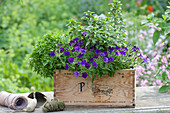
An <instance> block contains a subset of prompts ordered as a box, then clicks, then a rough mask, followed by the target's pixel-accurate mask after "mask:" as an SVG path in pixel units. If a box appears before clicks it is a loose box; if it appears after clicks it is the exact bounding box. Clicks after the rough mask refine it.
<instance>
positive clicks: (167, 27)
mask: <svg viewBox="0 0 170 113" xmlns="http://www.w3.org/2000/svg"><path fill="white" fill-rule="evenodd" d="M167 8H168V9H167V10H166V11H165V14H164V15H162V18H163V19H162V18H154V14H151V15H149V16H148V23H149V22H150V23H149V24H151V23H152V24H156V23H157V24H158V26H157V27H158V29H157V30H156V31H155V32H154V35H153V42H154V45H155V44H156V42H157V41H158V39H159V38H160V35H164V36H165V37H166V38H165V39H164V41H165V40H167V41H168V43H170V23H169V21H170V6H167Z"/></svg>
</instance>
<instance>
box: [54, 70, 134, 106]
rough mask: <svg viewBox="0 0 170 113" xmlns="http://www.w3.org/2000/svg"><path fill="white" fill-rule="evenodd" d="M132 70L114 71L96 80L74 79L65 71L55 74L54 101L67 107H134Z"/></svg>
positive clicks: (88, 78) (71, 74) (70, 73)
mask: <svg viewBox="0 0 170 113" xmlns="http://www.w3.org/2000/svg"><path fill="white" fill-rule="evenodd" d="M134 81H135V70H122V71H118V70H117V71H116V72H115V75H114V77H109V76H108V75H104V76H102V78H101V79H98V78H97V79H96V80H95V81H94V83H93V84H92V81H91V78H90V77H87V78H86V79H84V78H82V77H75V76H74V75H73V73H72V72H69V71H67V70H61V72H59V71H56V73H55V74H54V98H57V99H59V100H60V101H64V102H65V104H66V107H87V108H88V107H89V108H90V107H101V108H104V107H135V83H134Z"/></svg>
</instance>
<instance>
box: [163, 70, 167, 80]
mask: <svg viewBox="0 0 170 113" xmlns="http://www.w3.org/2000/svg"><path fill="white" fill-rule="evenodd" d="M165 77H166V72H165V71H164V72H163V73H162V79H163V80H165Z"/></svg>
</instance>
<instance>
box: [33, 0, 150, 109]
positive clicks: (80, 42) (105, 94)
mask: <svg viewBox="0 0 170 113" xmlns="http://www.w3.org/2000/svg"><path fill="white" fill-rule="evenodd" d="M109 5H110V7H111V8H110V11H109V12H108V15H107V16H98V15H96V14H94V13H93V12H90V11H88V12H85V17H82V20H83V22H84V23H83V24H85V26H81V25H80V24H79V22H77V21H76V20H75V19H72V20H70V22H69V24H68V27H69V32H68V33H67V34H66V35H58V34H48V35H45V36H44V37H43V38H42V39H41V40H40V41H39V42H38V44H37V45H36V46H35V48H34V50H33V52H32V54H31V55H30V65H31V67H32V68H33V70H34V71H36V72H37V73H38V74H41V75H42V76H45V77H48V76H54V98H59V99H60V100H62V101H64V102H65V103H66V107H72V106H73V105H74V107H75V106H77V107H80V106H83V107H84V106H88V107H94V106H95V107H101V106H102V107H122V106H123V107H134V100H135V93H134V91H135V89H134V88H135V76H134V75H135V69H134V68H135V67H136V66H137V65H138V64H142V63H147V59H145V58H143V56H142V53H140V50H139V48H138V47H136V46H132V45H130V44H127V43H126V34H125V24H124V22H123V18H122V15H121V4H120V2H119V1H117V0H114V1H113V3H110V4H109ZM130 68H131V69H130ZM54 72H55V73H54Z"/></svg>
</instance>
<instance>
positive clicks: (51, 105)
mask: <svg viewBox="0 0 170 113" xmlns="http://www.w3.org/2000/svg"><path fill="white" fill-rule="evenodd" d="M64 108H65V104H64V102H59V101H58V100H57V99H52V100H51V101H46V102H45V103H44V105H43V106H42V110H43V112H52V111H63V110H64Z"/></svg>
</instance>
